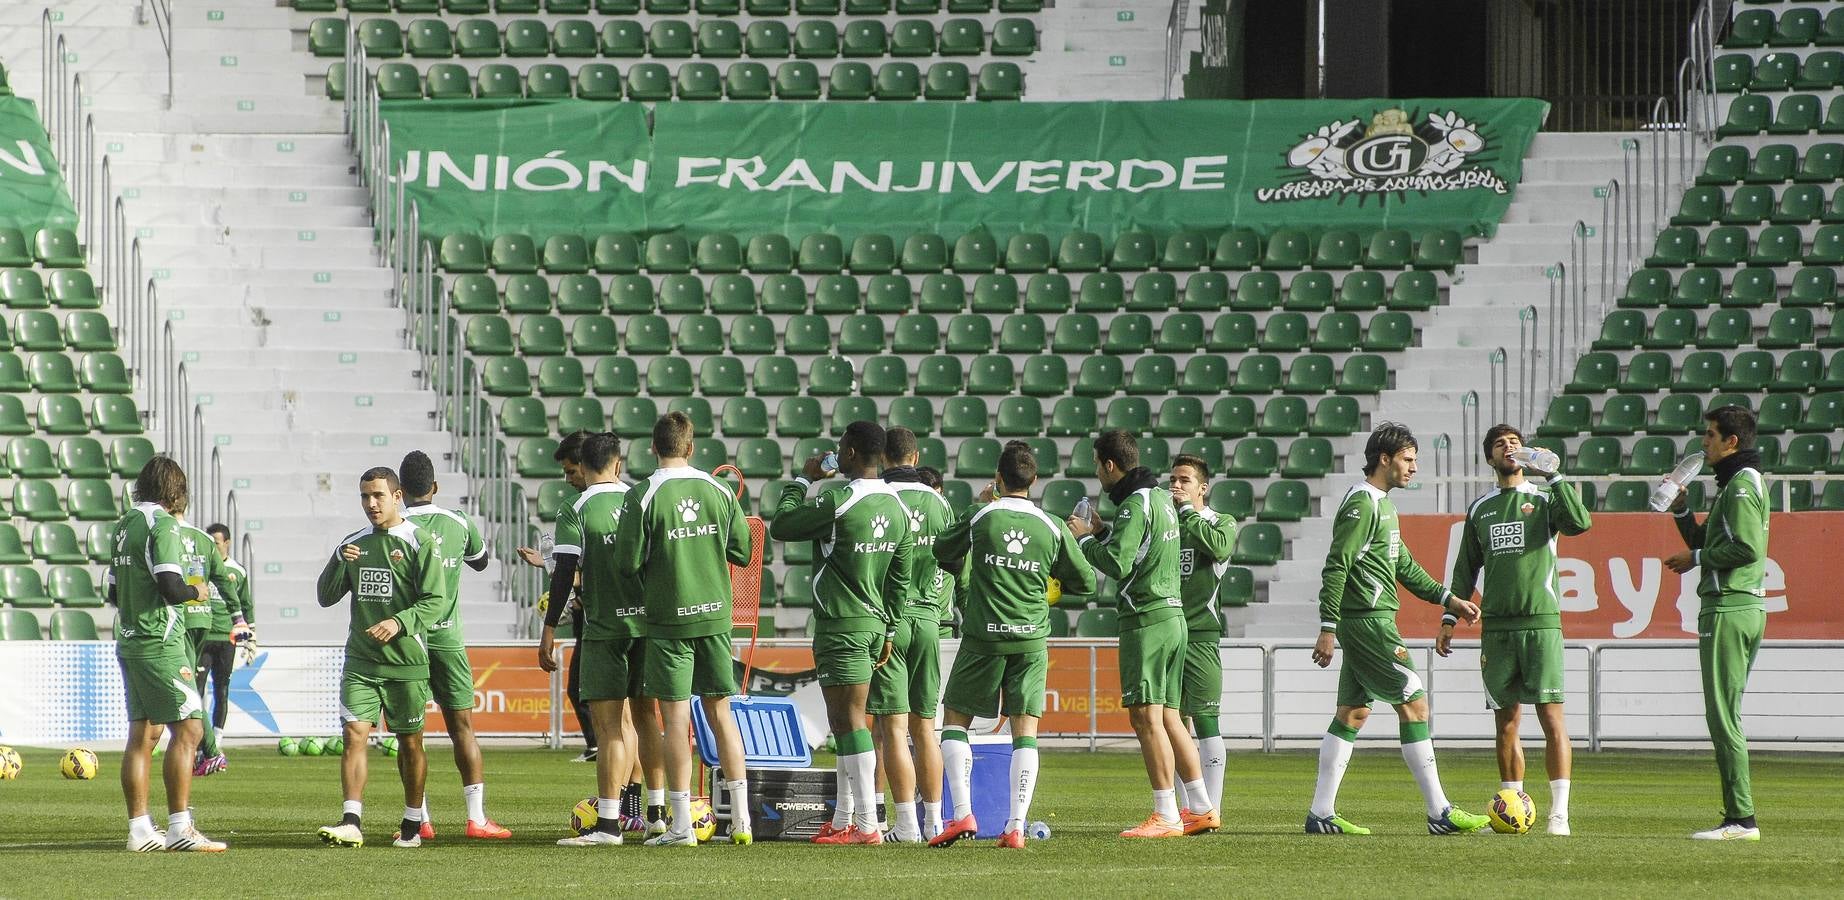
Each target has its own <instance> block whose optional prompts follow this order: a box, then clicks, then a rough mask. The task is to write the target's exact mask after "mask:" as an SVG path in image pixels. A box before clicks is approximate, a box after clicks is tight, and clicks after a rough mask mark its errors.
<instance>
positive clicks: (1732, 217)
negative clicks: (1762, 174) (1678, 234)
mask: <svg viewBox="0 0 1844 900" xmlns="http://www.w3.org/2000/svg"><path fill="white" fill-rule="evenodd" d="M1773 208H1774V190H1773V188H1771V187H1768V186H1766V185H1762V184H1750V185H1743V186H1741V187H1738V188H1736V189H1735V192H1734V193H1733V194H1732V195H1730V197H1729V203H1728V206H1727V207H1725V208H1724V209H1723V211H1722V213H1721V215H1720V216H1718V221H1721V222H1722V223H1724V224H1727V225H1758V224H1760V223H1761V222H1763V221H1765V220H1766V219H1767V217H1768V216H1769V215H1771V214H1772V213H1773ZM1674 221H1675V220H1674ZM1697 224H1708V223H1697Z"/></svg>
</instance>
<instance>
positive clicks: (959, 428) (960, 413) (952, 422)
mask: <svg viewBox="0 0 1844 900" xmlns="http://www.w3.org/2000/svg"><path fill="white" fill-rule="evenodd" d="M990 418H991V417H990V415H989V414H988V412H987V409H986V401H985V400H984V399H982V398H980V397H950V398H948V400H947V402H945V403H943V404H942V406H941V434H942V436H943V437H978V436H980V435H984V434H986V433H988V431H989V425H988V423H989V420H990Z"/></svg>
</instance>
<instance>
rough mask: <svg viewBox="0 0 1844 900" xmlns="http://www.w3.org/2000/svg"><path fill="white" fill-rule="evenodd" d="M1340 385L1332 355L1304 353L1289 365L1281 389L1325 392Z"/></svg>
mask: <svg viewBox="0 0 1844 900" xmlns="http://www.w3.org/2000/svg"><path fill="white" fill-rule="evenodd" d="M1353 359H1357V357H1353ZM1378 362H1381V360H1380V359H1378ZM1338 386H1339V385H1338V377H1337V368H1336V366H1334V365H1333V363H1332V358H1331V357H1329V356H1326V355H1325V354H1323V353H1303V354H1301V355H1299V356H1296V357H1294V358H1293V363H1292V364H1291V365H1289V366H1288V367H1287V380H1286V382H1285V383H1284V384H1282V385H1281V390H1283V391H1285V392H1287V393H1289V394H1323V393H1326V392H1328V391H1331V390H1333V388H1334V387H1338Z"/></svg>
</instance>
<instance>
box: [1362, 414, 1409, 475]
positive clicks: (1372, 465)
mask: <svg viewBox="0 0 1844 900" xmlns="http://www.w3.org/2000/svg"><path fill="white" fill-rule="evenodd" d="M1417 446H1418V445H1417V444H1416V443H1415V434H1414V432H1411V431H1409V427H1408V426H1407V425H1399V424H1397V423H1395V422H1384V423H1383V424H1381V425H1378V426H1377V427H1376V429H1375V430H1374V431H1371V432H1370V440H1367V441H1365V442H1364V474H1365V475H1369V474H1370V473H1372V472H1375V471H1376V470H1377V466H1379V465H1381V464H1382V460H1383V457H1385V456H1395V455H1396V454H1398V453H1401V452H1402V451H1404V450H1408V449H1410V448H1414V447H1417Z"/></svg>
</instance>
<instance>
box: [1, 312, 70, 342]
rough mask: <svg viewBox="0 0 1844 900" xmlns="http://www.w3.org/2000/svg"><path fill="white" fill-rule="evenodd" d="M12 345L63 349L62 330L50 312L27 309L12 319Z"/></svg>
mask: <svg viewBox="0 0 1844 900" xmlns="http://www.w3.org/2000/svg"><path fill="white" fill-rule="evenodd" d="M13 346H14V347H17V348H18V349H21V350H34V351H46V350H49V351H58V350H63V349H64V331H63V329H61V328H59V327H58V320H57V318H56V317H55V316H53V315H52V314H51V313H48V312H45V311H43V310H27V311H25V312H22V313H20V314H19V315H17V316H15V317H14V319H13Z"/></svg>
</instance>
